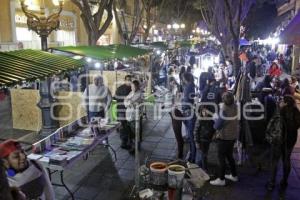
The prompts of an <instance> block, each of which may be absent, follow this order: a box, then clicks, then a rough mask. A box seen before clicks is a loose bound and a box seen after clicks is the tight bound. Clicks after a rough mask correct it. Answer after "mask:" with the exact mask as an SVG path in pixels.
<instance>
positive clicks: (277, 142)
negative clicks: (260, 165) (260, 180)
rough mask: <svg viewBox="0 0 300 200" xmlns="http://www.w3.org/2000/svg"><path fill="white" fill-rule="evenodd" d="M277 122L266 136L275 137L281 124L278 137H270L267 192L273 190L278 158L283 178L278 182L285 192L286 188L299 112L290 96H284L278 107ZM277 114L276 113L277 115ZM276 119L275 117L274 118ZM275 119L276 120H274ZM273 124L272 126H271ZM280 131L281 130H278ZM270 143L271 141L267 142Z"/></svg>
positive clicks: (270, 127)
mask: <svg viewBox="0 0 300 200" xmlns="http://www.w3.org/2000/svg"><path fill="white" fill-rule="evenodd" d="M280 107H281V108H280V118H277V119H279V120H277V121H274V122H273V123H272V121H273V120H272V119H271V121H270V124H269V125H268V129H267V133H266V134H267V135H269V136H271V137H272V136H275V135H276V133H275V132H274V131H276V129H275V128H274V127H276V125H275V123H276V124H281V125H280V127H279V128H277V130H278V131H280V132H279V135H278V136H279V137H272V143H271V152H272V153H271V177H270V180H269V182H268V184H267V189H268V190H273V189H274V187H275V183H276V175H277V166H278V164H279V160H280V158H281V159H282V163H283V177H282V180H281V182H280V188H281V189H282V190H285V189H286V187H287V186H288V178H289V174H290V172H291V155H292V151H293V149H294V146H295V144H296V142H297V138H298V129H299V128H300V111H299V110H298V108H297V106H296V102H295V99H294V98H293V97H292V96H289V95H288V96H284V97H283V102H282V103H281V105H280ZM277 114H278V113H277ZM274 117H276V116H274ZM274 119H276V118H274ZM273 124H274V125H273ZM280 129H281V130H280ZM269 141H271V140H269Z"/></svg>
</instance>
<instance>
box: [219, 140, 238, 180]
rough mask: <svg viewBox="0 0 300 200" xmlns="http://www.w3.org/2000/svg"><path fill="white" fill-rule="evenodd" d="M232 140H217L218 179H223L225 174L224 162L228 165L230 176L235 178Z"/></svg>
mask: <svg viewBox="0 0 300 200" xmlns="http://www.w3.org/2000/svg"><path fill="white" fill-rule="evenodd" d="M234 142H235V141H234V140H219V141H218V159H219V164H220V174H219V178H220V179H221V180H224V179H225V172H226V160H227V161H228V163H229V167H230V171H231V174H232V176H237V173H236V166H235V161H234V158H233V146H234Z"/></svg>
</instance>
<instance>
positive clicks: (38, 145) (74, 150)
mask: <svg viewBox="0 0 300 200" xmlns="http://www.w3.org/2000/svg"><path fill="white" fill-rule="evenodd" d="M83 66H84V62H83V61H79V60H74V59H72V58H68V57H65V56H61V55H54V54H51V53H47V52H41V51H33V50H22V51H13V52H7V53H1V52H0V69H1V70H0V86H1V87H3V88H4V87H10V88H13V87H15V88H14V89H11V99H12V100H11V101H12V113H13V126H14V128H19V129H27V130H28V129H31V130H35V131H37V132H38V131H39V130H40V128H41V126H40V125H41V121H42V120H44V119H42V117H41V110H40V109H39V107H38V106H37V104H38V103H39V101H40V99H41V93H39V90H37V88H38V86H37V85H38V83H39V81H40V80H43V79H45V78H49V77H56V76H57V75H59V74H62V73H65V74H68V73H70V71H74V70H80V69H81V68H83ZM37 80H38V81H37ZM57 83H59V82H57ZM56 89H57V88H56V86H55V85H52V87H51V89H50V91H48V92H49V95H51V96H52V98H53V99H56V101H55V102H54V103H53V104H51V113H52V114H53V116H48V117H51V118H56V120H57V121H59V123H60V128H58V129H57V130H55V131H54V132H52V133H51V134H49V135H47V136H46V137H43V136H41V137H42V139H41V140H39V141H37V142H35V143H34V144H32V153H31V154H30V155H28V158H29V159H33V160H37V161H39V162H40V163H41V164H42V165H43V166H44V167H45V168H47V169H48V171H49V176H50V179H51V176H52V174H53V173H56V172H59V173H60V178H61V179H60V181H61V183H59V184H57V183H53V185H56V186H62V187H64V188H65V189H66V190H67V191H68V192H69V193H70V196H71V198H72V199H74V196H73V193H72V192H71V191H70V190H69V188H68V187H67V186H66V184H65V183H64V176H63V173H64V170H66V169H68V168H70V167H71V166H72V165H73V164H74V163H75V162H76V161H77V160H79V159H81V158H84V159H87V158H88V155H89V153H90V152H91V151H93V149H94V148H95V147H96V146H97V145H98V144H102V141H103V140H107V138H108V136H109V134H110V133H112V132H113V131H114V130H116V129H117V128H118V127H119V125H120V123H119V122H113V121H111V120H110V119H108V118H106V119H96V121H94V122H93V123H87V119H86V113H85V111H84V110H83V109H82V106H81V105H80V102H81V98H82V97H81V93H80V92H70V91H57V90H56ZM42 94H43V93H42ZM105 146H108V147H110V148H111V146H110V145H109V143H105ZM111 149H112V148H111ZM112 150H113V149H112ZM113 152H114V154H115V151H114V150H113ZM115 159H116V154H115Z"/></svg>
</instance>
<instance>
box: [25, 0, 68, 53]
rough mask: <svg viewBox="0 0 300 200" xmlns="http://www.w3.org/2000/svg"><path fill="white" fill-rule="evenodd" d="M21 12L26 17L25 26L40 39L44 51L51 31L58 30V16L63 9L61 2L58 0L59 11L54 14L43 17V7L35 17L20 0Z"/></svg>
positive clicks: (61, 0)
mask: <svg viewBox="0 0 300 200" xmlns="http://www.w3.org/2000/svg"><path fill="white" fill-rule="evenodd" d="M20 3H21V7H22V10H23V12H24V13H25V15H26V17H27V26H28V29H29V30H33V31H34V32H36V33H37V34H38V35H39V36H40V37H41V44H42V50H43V51H46V50H47V48H48V44H47V38H48V36H49V35H50V33H51V32H52V31H53V30H57V29H58V28H59V24H60V22H59V16H60V13H61V12H62V9H63V0H58V4H59V9H58V11H57V12H56V13H53V14H51V15H49V16H48V17H47V16H46V15H45V7H44V5H43V7H42V6H41V11H40V14H39V15H37V14H35V13H34V12H32V11H30V10H28V6H27V5H25V0H20Z"/></svg>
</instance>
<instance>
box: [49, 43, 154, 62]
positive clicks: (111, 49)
mask: <svg viewBox="0 0 300 200" xmlns="http://www.w3.org/2000/svg"><path fill="white" fill-rule="evenodd" d="M52 50H54V51H61V52H65V53H71V54H74V55H80V56H84V57H90V58H94V59H98V60H112V59H119V60H121V59H124V58H127V59H129V58H136V57H138V56H144V55H146V54H149V53H150V52H151V50H147V49H141V48H137V47H132V46H128V45H121V44H118V45H108V46H76V47H75V46H66V47H57V48H52Z"/></svg>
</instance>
